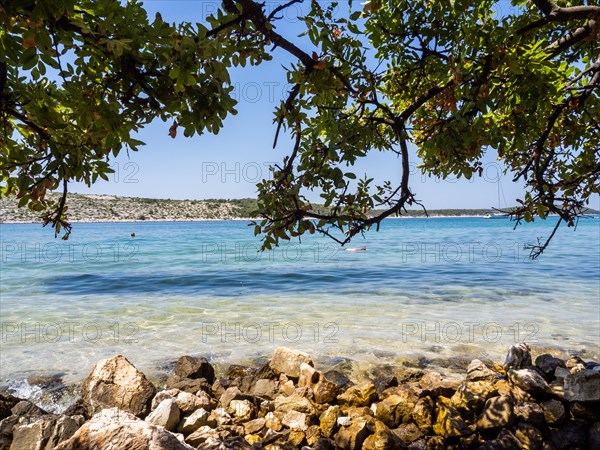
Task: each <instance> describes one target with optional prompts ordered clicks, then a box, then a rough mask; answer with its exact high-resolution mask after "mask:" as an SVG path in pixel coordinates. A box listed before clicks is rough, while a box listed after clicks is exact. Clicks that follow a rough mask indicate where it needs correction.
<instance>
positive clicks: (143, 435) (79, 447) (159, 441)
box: [56, 408, 193, 450]
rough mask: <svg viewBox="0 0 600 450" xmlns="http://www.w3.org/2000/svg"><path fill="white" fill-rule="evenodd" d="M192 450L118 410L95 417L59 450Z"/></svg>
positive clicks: (111, 410)
mask: <svg viewBox="0 0 600 450" xmlns="http://www.w3.org/2000/svg"><path fill="white" fill-rule="evenodd" d="M99 449H102V450H124V449H135V450H193V447H190V446H189V445H187V444H184V443H182V442H180V441H179V440H178V439H177V437H176V436H175V435H174V434H172V433H170V432H169V431H167V430H165V429H164V428H162V427H159V426H156V425H153V424H150V423H148V422H145V421H143V420H140V419H138V418H137V417H136V416H134V415H133V414H130V413H128V412H126V411H120V410H118V409H117V408H110V409H104V410H102V411H100V412H99V413H97V414H95V415H94V416H93V417H92V418H91V419H90V420H89V421H88V422H86V423H85V424H84V425H83V426H82V427H81V428H79V430H77V432H76V433H75V434H74V435H73V436H72V437H71V438H70V439H69V440H67V441H64V442H63V443H62V444H60V445H59V446H58V447H56V450H99Z"/></svg>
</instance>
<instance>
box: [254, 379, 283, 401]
mask: <svg viewBox="0 0 600 450" xmlns="http://www.w3.org/2000/svg"><path fill="white" fill-rule="evenodd" d="M278 389H279V386H278V384H277V381H275V380H268V379H259V380H256V383H254V386H253V387H252V391H251V392H252V395H254V396H256V397H264V398H268V399H272V398H275V396H276V395H277V390H278Z"/></svg>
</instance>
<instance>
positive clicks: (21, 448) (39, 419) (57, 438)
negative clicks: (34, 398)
mask: <svg viewBox="0 0 600 450" xmlns="http://www.w3.org/2000/svg"><path fill="white" fill-rule="evenodd" d="M82 423H83V418H81V420H75V419H74V418H71V417H69V416H64V415H63V416H56V415H54V414H48V415H43V416H36V417H33V418H32V417H25V416H23V417H21V418H20V419H19V421H18V422H17V423H16V424H15V426H14V428H13V431H12V433H13V438H12V439H13V440H12V444H11V446H10V448H11V450H46V449H48V450H49V449H53V448H55V447H56V446H57V445H58V444H60V443H61V442H63V441H65V440H67V439H69V438H70V437H71V436H73V435H74V434H75V432H76V431H77V429H78V428H79V427H80V426H81V425H82Z"/></svg>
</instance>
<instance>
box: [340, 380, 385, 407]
mask: <svg viewBox="0 0 600 450" xmlns="http://www.w3.org/2000/svg"><path fill="white" fill-rule="evenodd" d="M337 398H338V401H339V402H340V404H341V405H348V406H369V405H370V404H371V403H372V402H374V401H375V400H376V399H377V391H376V390H375V385H374V384H373V383H371V382H370V381H364V382H362V383H359V384H357V385H355V386H352V387H350V388H348V389H347V390H346V392H344V393H343V394H340V395H338V397H337Z"/></svg>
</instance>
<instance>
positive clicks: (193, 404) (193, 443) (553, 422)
mask: <svg viewBox="0 0 600 450" xmlns="http://www.w3.org/2000/svg"><path fill="white" fill-rule="evenodd" d="M0 419H1V422H0V450H3V449H10V450H32V449H35V450H50V449H57V450H130V449H132V450H145V449H147V450H185V449H272V450H275V449H304V450H309V449H315V450H317V449H319V450H324V449H344V450H358V449H365V450H375V449H377V450H386V449H390V450H391V449H415V450H417V449H544V450H562V449H600V364H598V363H597V362H592V361H587V362H586V361H583V360H581V359H580V358H578V357H571V358H570V359H568V360H563V359H559V358H556V357H554V356H552V355H550V354H541V355H538V356H537V357H536V358H535V360H532V356H531V352H530V349H529V347H528V346H527V345H526V344H519V345H515V346H513V347H511V348H510V350H509V352H508V355H507V358H506V361H505V362H504V364H503V365H494V366H493V367H489V366H488V365H486V364H484V363H483V362H481V361H479V360H473V361H471V363H470V364H468V366H467V367H465V372H464V373H462V374H461V375H460V376H449V375H442V374H440V373H438V372H435V371H431V370H430V371H428V370H419V369H412V370H405V371H402V372H401V375H400V372H399V375H398V376H389V375H388V376H382V377H379V378H375V379H371V380H365V381H362V382H359V383H356V384H355V383H352V382H351V381H350V379H349V378H348V377H347V376H345V375H344V374H343V373H340V372H336V371H329V372H326V373H323V372H321V371H319V370H317V368H315V367H314V364H313V361H312V359H311V357H310V356H309V355H307V354H305V353H302V352H299V351H295V350H290V349H287V348H278V349H276V350H275V352H274V354H273V355H272V357H271V359H270V360H269V362H268V363H267V364H265V365H264V366H263V367H248V366H241V365H232V366H230V367H229V369H228V370H227V371H226V373H224V374H222V376H215V370H214V368H213V367H212V366H211V364H210V363H209V362H208V361H207V360H206V359H204V358H200V357H192V356H182V357H181V358H179V360H178V361H177V363H176V365H175V368H174V373H173V374H172V375H171V376H170V377H169V378H168V380H167V381H166V383H165V384H164V386H162V387H161V389H157V388H156V386H155V385H154V384H153V383H152V382H151V381H149V380H148V379H147V378H146V376H145V375H144V374H143V373H142V372H140V371H139V370H137V369H136V368H135V367H134V366H133V365H132V364H131V363H130V362H129V361H128V360H127V359H126V358H125V357H124V356H121V355H119V356H115V357H113V358H110V359H106V360H102V361H99V362H98V363H97V364H96V365H95V366H94V368H93V369H92V371H91V373H90V374H89V376H88V377H87V379H86V380H85V381H84V382H83V385H82V389H81V398H80V399H79V400H78V401H77V402H76V403H75V404H74V405H72V406H71V407H69V408H68V409H67V410H66V411H65V412H64V413H63V414H49V413H47V412H46V411H44V410H42V409H41V408H40V407H38V406H36V405H35V404H33V403H31V402H30V401H27V400H21V399H19V398H16V397H13V396H11V395H9V394H0Z"/></svg>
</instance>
